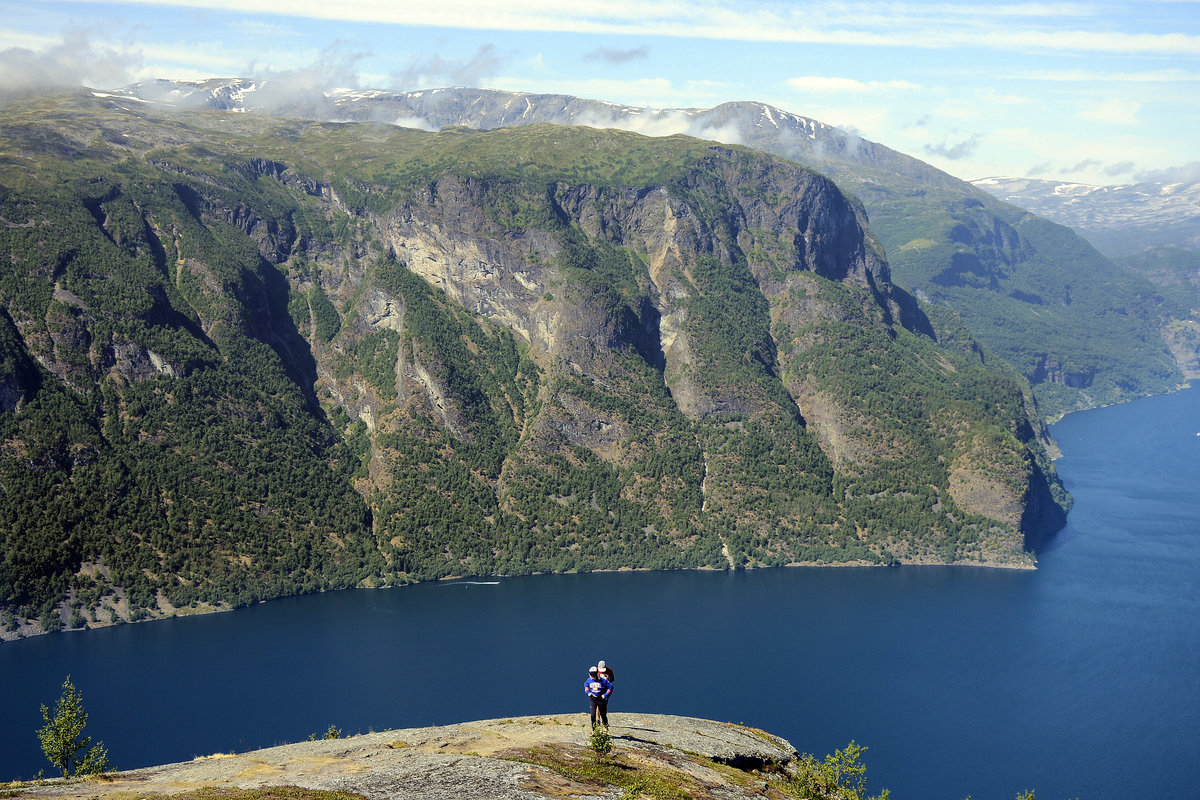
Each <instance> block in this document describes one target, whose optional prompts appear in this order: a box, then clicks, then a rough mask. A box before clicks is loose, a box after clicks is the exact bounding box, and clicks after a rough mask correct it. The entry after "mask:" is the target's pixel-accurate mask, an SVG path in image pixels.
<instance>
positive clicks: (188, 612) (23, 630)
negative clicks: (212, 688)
mask: <svg viewBox="0 0 1200 800" xmlns="http://www.w3.org/2000/svg"><path fill="white" fill-rule="evenodd" d="M904 567H907V568H918V569H919V568H924V567H965V568H968V569H1000V570H1016V571H1036V570H1037V559H1036V557H1035V558H1033V560H1032V562H1031V563H1027V564H1019V563H1012V562H983V561H960V562H953V563H950V564H947V563H943V562H939V561H902V562H900V563H898V564H873V563H870V562H866V561H845V562H837V563H822V562H797V563H793V564H784V565H782V566H778V567H774V566H753V565H751V566H745V567H737V568H735V569H729V568H722V569H718V568H716V567H695V568H692V569H688V570H652V569H647V568H644V567H618V568H616V569H595V570H589V571H588V572H598V573H610V572H737V571H739V570H746V571H749V570H760V569H900V568H904ZM586 574H588V573H586V572H529V573H523V574H520V575H451V576H447V577H445V578H438V579H436V580H431V581H410V582H406V583H398V584H392V585H386V586H353V587H349V588H346V589H322V590H320V591H317V592H302V593H299V594H288V595H281V596H280V597H273V598H270V599H269V600H259V601H258V603H254V604H252V605H261V604H263V603H270V602H273V601H275V600H285V599H287V598H289V597H302V596H304V595H305V594H325V593H327V592H349V591H357V590H363V589H365V590H371V591H377V590H385V589H402V588H404V587H406V586H417V585H421V584H429V583H444V584H452V583H468V582H472V581H484V580H486V581H487V582H488V583H489V584H490V583H498V582H500V581H503V580H505V579H506V578H521V577H536V576H539V575H586ZM249 607H250V606H249V605H246V606H230V605H222V606H212V607H209V608H206V609H195V608H184V609H176V608H172V609H171V610H170V611H165V612H163V613H159V614H151V615H149V616H147V617H145V618H144V619H138V620H128V619H123V618H120V617H118V618H116V619H115V620H113V621H106V622H101V623H98V624H89V625H87V626H85V627H82V628H67V627H63V628H60V629H58V630H56V631H45V630H42V629H41V628H40V627H37V626H35V625H30V624H28V621H26V623H25V624H21V625H19V626H18V627H17V630H15V631H7V630H0V645H3V644H6V643H9V642H19V641H23V640H25V639H33V638H36V637H39V636H46V635H49V634H51V633H54V634H73V633H86V632H88V631H93V630H103V629H105V628H112V627H115V626H118V625H140V624H142V623H146V622H160V621H162V620H167V619H179V618H181V617H195V616H205V615H208V614H225V613H228V612H230V611H237V610H238V609H239V608H249Z"/></svg>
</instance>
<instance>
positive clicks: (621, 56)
mask: <svg viewBox="0 0 1200 800" xmlns="http://www.w3.org/2000/svg"><path fill="white" fill-rule="evenodd" d="M649 56H650V48H648V47H646V46H645V45H642V46H641V47H631V48H629V49H628V50H621V49H617V48H611V47H597V48H596V49H595V50H592V51H591V52H590V53H584V55H583V57H584V58H585V59H587V60H589V61H604V62H606V63H609V64H628V63H629V62H630V61H642V60H645V59H646V58H649Z"/></svg>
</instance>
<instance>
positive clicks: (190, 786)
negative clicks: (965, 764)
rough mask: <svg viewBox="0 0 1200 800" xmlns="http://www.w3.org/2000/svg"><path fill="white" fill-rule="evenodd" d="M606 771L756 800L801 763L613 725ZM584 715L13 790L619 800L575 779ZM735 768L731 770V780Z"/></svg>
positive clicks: (364, 739) (784, 747)
mask: <svg viewBox="0 0 1200 800" xmlns="http://www.w3.org/2000/svg"><path fill="white" fill-rule="evenodd" d="M611 721H612V722H613V725H612V728H611V729H610V731H609V732H610V735H611V737H612V742H613V752H612V753H611V754H610V755H609V756H607V757H606V760H607V761H608V762H609V763H611V764H613V765H615V766H617V767H618V768H619V771H620V772H624V773H628V776H629V777H631V778H633V779H641V780H643V781H645V780H647V779H651V780H653V781H654V782H655V784H656V785H660V786H661V785H668V786H676V787H678V788H679V791H680V793H681V794H686V795H687V796H690V797H697V798H726V799H727V800H739V798H753V797H762V796H763V793H764V790H765V789H768V788H770V787H771V786H772V784H776V785H777V786H782V785H783V784H786V783H787V781H788V779H789V778H790V777H791V775H792V774H794V773H795V772H796V770H797V769H798V764H797V762H798V759H799V757H800V756H799V753H798V752H797V751H796V749H795V748H794V747H792V745H791V744H790V743H788V742H787V741H785V740H784V739H781V738H779V737H777V736H773V735H771V734H769V733H767V732H765V731H760V730H757V729H754V728H747V727H744V726H741V725H732V724H729V723H722V722H713V721H710V720H704V719H694V718H690V717H676V716H670V715H664V714H623V715H612V717H611ZM588 737H589V729H588V722H587V717H586V715H583V714H558V715H551V716H542V717H518V718H515V719H503V720H482V721H479V722H465V723H461V724H458V725H445V726H439V727H436V728H410V729H404V730H391V731H383V732H380V733H371V734H365V735H361V736H352V737H349V738H347V739H336V740H322V741H315V742H301V743H299V744H290V745H281V746H278V747H272V748H269V749H266V750H257V751H251V752H247V753H241V754H237V755H225V754H217V755H213V756H207V757H201V758H197V759H195V760H194V761H190V762H185V763H180V764H166V765H163V766H158V767H148V768H146V769H140V770H134V771H131V772H126V773H118V774H116V775H113V776H106V777H105V778H104V779H103V780H99V779H89V780H86V781H84V782H82V783H81V782H72V783H69V784H63V785H52V784H46V783H43V784H41V785H37V786H30V787H28V788H26V789H23V790H22V794H23V795H24V796H28V797H39V798H63V797H78V796H81V793H82V792H83V791H86V792H87V796H90V797H97V798H104V797H114V798H115V797H119V796H123V795H126V794H128V793H130V792H137V793H141V794H155V795H167V796H170V795H176V794H181V793H184V792H188V791H192V790H195V789H198V788H201V787H207V788H211V787H220V788H223V789H228V790H233V789H255V790H257V789H265V788H269V787H275V786H298V787H301V788H305V789H324V790H334V791H342V792H352V793H355V794H359V795H363V796H365V797H367V798H371V800H377V799H378V800H407V799H408V798H411V799H412V800H418V799H420V800H460V798H480V800H484V799H486V800H498V799H508V798H511V799H512V800H536V799H537V798H557V797H616V796H620V794H621V792H622V787H621V786H618V785H614V784H611V783H609V782H608V781H607V780H604V779H603V778H599V779H589V778H587V777H586V776H585V775H583V774H578V773H577V774H576V775H574V776H573V775H572V774H571V773H572V770H571V767H572V766H573V765H575V764H578V763H585V762H593V763H594V762H595V761H596V756H595V754H594V753H592V752H591V751H589V750H588V749H587V743H588ZM731 767H732V769H730V768H731Z"/></svg>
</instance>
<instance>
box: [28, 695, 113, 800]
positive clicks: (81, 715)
mask: <svg viewBox="0 0 1200 800" xmlns="http://www.w3.org/2000/svg"><path fill="white" fill-rule="evenodd" d="M42 719H43V720H45V722H46V724H45V725H43V726H42V727H40V728H38V732H37V734H38V739H39V740H40V741H41V743H42V752H44V753H45V754H46V758H48V759H50V763H51V764H53V765H54V766H56V767H58V768H59V769H61V770H62V773H63V777H64V778H69V777H70V776H71V767H72V766H74V767H75V773H76V774H79V775H94V774H96V773H99V772H105V771H107V770H108V769H109V765H108V751H107V750H105V749H104V743H103V742H97V743H96V744H95V745H92V737H90V736H84V735H83V729H84V728H85V727H86V726H87V720H88V713H87V711H86V710H85V709H84V707H83V697H82V696H81V695H80V694H79V692H78V691H76V689H75V685H74V684H73V683H71V676H70V675H68V676H67V678H66V680H64V681H63V685H62V696H61V697H59V698H58V702H57V703H55V705H54V714H53V716H52V715H51V714H50V709H49V708H47V707H46V706H45V705H43V706H42ZM82 751H86V752H85V753H84V755H83V757H82V758H80V755H79V754H80V753H81V752H82Z"/></svg>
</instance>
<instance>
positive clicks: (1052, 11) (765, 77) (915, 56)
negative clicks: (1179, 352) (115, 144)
mask: <svg viewBox="0 0 1200 800" xmlns="http://www.w3.org/2000/svg"><path fill="white" fill-rule="evenodd" d="M210 77H245V78H264V79H268V80H272V79H273V80H278V81H290V82H291V83H292V84H293V85H295V84H299V85H306V86H311V87H312V88H313V90H314V91H322V90H330V89H334V88H370V89H395V90H417V89H429V88H437V87H442V86H472V87H483V88H492V89H504V90H510V91H521V92H532V93H561V94H570V95H576V96H580V97H588V98H594V99H600V100H608V101H612V102H617V103H624V104H629V105H637V106H650V107H655V108H709V107H711V106H714V105H717V104H719V103H722V102H726V101H730V100H756V101H761V102H764V103H769V104H771V105H773V106H777V107H779V108H781V109H783V110H785V111H791V112H793V113H796V114H800V115H802V116H806V117H811V118H813V119H816V120H819V121H821V122H824V123H826V124H829V125H835V126H837V127H839V128H843V129H846V130H848V131H850V132H853V133H855V134H858V135H860V136H862V137H864V138H866V139H869V140H871V141H875V142H879V143H881V144H884V145H887V146H888V147H891V148H893V149H896V150H899V151H901V152H903V153H907V154H908V155H912V156H915V157H917V158H919V159H921V160H923V161H926V162H928V163H930V164H933V165H934V166H936V167H938V168H940V169H943V170H945V171H946V172H949V173H950V174H952V175H954V176H956V177H959V178H963V179H966V180H972V179H976V178H983V177H990V176H1000V175H1003V176H1017V177H1033V178H1044V179H1050V180H1070V181H1078V182H1082V183H1089V184H1097V185H1109V184H1127V183H1133V182H1136V181H1140V180H1163V179H1171V178H1174V177H1190V178H1191V179H1196V178H1197V177H1200V0H1174V1H1172V2H1086V1H1085V2H1062V3H1059V2H1053V0H1049V1H1047V2H1028V3H1026V2H953V3H951V2H946V3H940V2H917V1H916V0H909V1H908V2H883V1H882V0H880V1H878V2H876V1H873V0H865V1H864V2H834V1H833V0H826V1H825V2H816V3H812V2H766V1H765V0H675V1H671V0H667V1H665V2H663V1H660V0H600V1H599V2H597V1H595V0H593V1H592V2H577V0H503V2H485V1H484V0H437V1H435V2H427V0H232V1H231V0H125V1H124V2H111V1H104V2H101V1H97V2H92V1H91V0H82V1H77V2H60V1H59V0H38V1H36V2H34V1H32V0H26V2H13V0H0V89H13V88H16V89H23V90H24V89H41V88H53V87H58V86H73V85H86V86H90V87H92V88H96V89H110V88H116V87H119V86H124V85H127V84H129V83H132V82H134V81H139V80H147V79H152V78H172V79H179V80H199V79H204V78H210Z"/></svg>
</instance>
